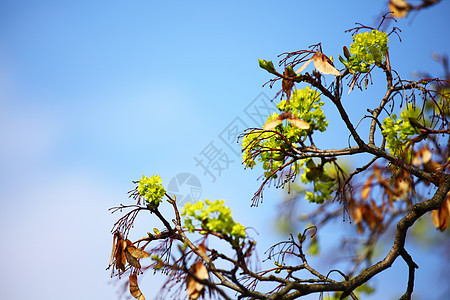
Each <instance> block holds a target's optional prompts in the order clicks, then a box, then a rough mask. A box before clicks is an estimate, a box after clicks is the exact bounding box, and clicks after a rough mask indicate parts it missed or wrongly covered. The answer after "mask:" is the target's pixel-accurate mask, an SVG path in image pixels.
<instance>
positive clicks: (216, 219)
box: [181, 199, 245, 241]
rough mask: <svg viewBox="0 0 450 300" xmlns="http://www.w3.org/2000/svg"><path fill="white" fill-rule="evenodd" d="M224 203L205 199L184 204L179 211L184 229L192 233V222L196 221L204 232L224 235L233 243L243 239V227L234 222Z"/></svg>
mask: <svg viewBox="0 0 450 300" xmlns="http://www.w3.org/2000/svg"><path fill="white" fill-rule="evenodd" d="M224 202H225V200H216V201H214V202H212V201H210V200H209V199H205V201H204V202H203V201H198V202H195V203H194V204H192V203H191V202H188V203H186V204H185V205H184V207H183V209H182V210H181V216H183V217H185V219H184V227H185V228H186V229H187V230H188V231H189V232H194V230H195V225H194V221H195V220H197V221H199V222H200V224H201V227H202V229H203V230H204V231H207V232H217V233H221V234H226V235H229V236H231V237H233V238H234V240H235V241H238V240H239V238H244V237H245V227H244V226H243V225H241V224H239V223H236V222H234V220H233V218H232V217H231V210H230V209H229V208H228V207H226V206H224V205H223V204H224ZM205 233H206V232H205Z"/></svg>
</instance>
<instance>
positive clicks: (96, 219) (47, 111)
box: [0, 0, 450, 300]
mask: <svg viewBox="0 0 450 300" xmlns="http://www.w3.org/2000/svg"><path fill="white" fill-rule="evenodd" d="M385 6H386V1H360V0H359V1H245V2H244V1H221V2H219V1H166V2H163V1H148V0H147V1H141V0H135V1H116V0H108V1H83V0H80V1H45V0H41V1H26V0H17V1H1V2H0V145H1V146H0V201H1V207H2V208H1V210H0V228H2V239H3V243H2V247H0V262H1V265H2V268H1V269H0V298H2V299H17V300H22V299H23V300H27V299H61V298H64V299H67V300H71V299H117V298H118V296H117V290H118V287H117V286H114V284H112V283H111V280H110V279H109V274H110V273H109V272H108V271H105V268H106V266H107V264H108V261H109V255H110V248H111V246H112V237H111V235H110V230H111V227H112V224H113V223H114V222H115V220H116V219H117V216H116V215H113V216H111V215H110V213H109V212H108V208H109V207H112V206H114V205H118V204H119V203H130V202H129V200H128V199H127V194H126V193H127V191H129V190H130V189H132V188H133V185H132V183H131V181H132V180H137V179H139V178H140V177H141V176H142V174H147V175H152V174H160V175H161V177H162V179H163V181H164V183H168V182H169V181H170V180H171V178H173V177H174V176H175V175H176V174H179V173H182V172H188V173H191V174H193V175H195V176H197V178H198V179H199V180H200V182H201V185H202V196H201V197H202V198H211V199H226V200H227V204H228V205H229V206H231V207H232V208H233V213H234V216H235V218H236V219H237V220H238V221H240V222H241V223H243V224H244V225H246V226H253V227H255V228H256V229H257V230H258V232H260V233H261V232H266V231H267V232H269V233H268V234H267V235H266V236H267V237H268V238H265V239H263V241H262V242H261V244H262V245H261V247H262V248H261V249H262V250H263V251H264V249H265V248H266V246H268V245H270V243H271V242H274V241H275V240H276V239H280V237H279V236H277V234H276V233H275V231H274V230H273V229H272V228H271V227H272V225H271V224H272V221H273V218H274V216H275V214H274V211H273V209H274V208H275V207H276V201H277V199H278V198H279V197H281V194H280V193H279V192H270V191H269V192H268V193H267V196H266V197H265V202H264V203H263V205H260V207H258V208H250V199H251V197H252V195H253V192H254V191H255V190H256V188H257V187H258V185H259V183H260V182H257V177H258V176H259V173H258V172H257V171H256V172H255V171H252V172H249V171H243V170H242V165H241V164H240V162H241V158H240V157H239V156H237V155H235V154H234V152H233V149H234V148H233V147H234V145H231V144H226V143H225V142H224V141H223V140H222V139H221V138H224V136H225V135H224V133H226V131H225V130H226V129H227V128H229V125H230V124H236V122H237V123H239V122H240V123H239V124H243V123H245V124H246V125H248V126H257V125H258V124H255V123H257V120H256V121H255V120H253V119H252V118H251V116H252V115H251V114H248V112H249V111H250V110H251V109H252V108H254V105H255V103H256V102H254V101H255V100H256V101H259V100H261V99H265V98H264V97H265V96H264V94H263V95H261V92H264V93H265V95H267V96H268V97H270V98H272V97H273V96H274V95H275V94H276V92H278V88H275V89H273V90H270V89H269V88H267V87H266V88H262V87H261V85H262V84H263V83H264V82H265V81H267V80H268V79H269V76H268V74H267V73H266V72H265V71H263V70H261V69H260V68H259V67H258V61H257V59H258V58H263V59H267V60H276V59H277V55H278V54H280V53H282V52H285V51H295V50H300V49H305V48H307V47H308V46H309V45H312V44H316V43H318V42H321V43H322V47H323V49H324V52H325V54H327V55H332V56H334V57H336V58H337V55H338V54H341V52H342V46H343V45H347V46H348V45H349V44H350V43H351V41H352V40H351V36H350V35H349V34H346V33H344V31H345V30H346V29H349V28H351V27H353V26H354V23H355V22H362V23H364V24H367V25H372V26H375V20H376V17H378V16H379V15H380V13H381V11H382V10H384V9H385ZM449 12H450V5H449V1H443V3H441V4H438V5H437V6H436V7H434V8H431V9H428V10H425V11H422V12H420V13H419V14H417V15H415V16H414V17H413V18H408V19H407V20H401V21H400V22H399V23H398V24H397V26H399V27H400V28H401V29H402V30H403V33H402V35H401V36H402V42H399V41H398V39H397V38H395V37H392V39H391V44H390V49H391V61H392V64H393V65H394V68H396V69H397V70H398V71H399V72H400V73H401V74H403V77H411V74H412V72H414V71H422V70H427V71H429V72H431V73H433V74H438V75H439V74H441V73H440V72H441V69H440V67H439V65H438V64H437V63H436V62H434V61H433V60H432V58H431V54H432V53H433V52H438V53H449V50H450V43H449V39H448V31H447V30H448V28H450V21H449V19H448V16H449ZM338 67H342V66H341V65H339V64H338ZM327 79H328V77H327ZM328 80H331V78H330V79H328ZM367 95H369V96H367ZM371 95H372V96H373V98H370V96H371ZM376 95H377V94H376V93H373V94H371V93H369V94H363V93H361V92H357V91H356V92H354V93H352V94H351V95H350V96H349V97H348V100H346V101H348V102H347V103H345V104H344V105H348V106H347V107H351V108H349V110H350V112H353V111H354V112H358V111H359V110H361V109H362V110H363V109H365V108H366V107H367V106H366V105H367V103H370V101H376V98H375V97H376ZM261 97H262V98H261ZM328 110H329V115H327V116H328V118H329V120H330V133H329V135H328V136H325V137H324V138H323V139H322V140H321V141H322V143H324V144H323V145H324V146H329V144H328V143H336V144H337V145H339V144H342V143H345V142H346V140H347V133H345V135H342V129H341V128H342V124H340V123H339V120H337V119H336V118H335V116H336V114H335V112H334V111H333V109H332V106H329V108H328ZM358 119H359V116H355V117H354V120H358ZM339 134H341V135H339ZM211 143H212V144H211ZM325 143H327V144H325ZM211 145H214V146H215V147H216V148H218V149H219V150H220V151H222V152H221V153H222V154H225V155H226V157H227V158H228V163H229V165H228V167H227V168H226V169H224V170H222V171H221V173H220V174H219V173H218V172H216V173H215V177H216V178H215V181H213V179H212V176H211V175H209V174H205V173H204V171H203V169H202V168H201V167H200V166H198V165H197V163H196V161H195V158H201V156H202V153H203V151H204V150H205V149H206V148H207V147H208V146H211ZM230 145H231V148H229V147H228V146H230ZM333 145H334V144H333ZM139 222H141V223H139V224H140V226H141V227H140V228H139V227H137V228H136V231H138V232H137V233H136V236H142V235H145V233H146V232H147V231H151V228H152V226H153V225H152V222H150V221H146V220H140V221H139ZM139 229H141V232H139ZM261 253H262V252H261V251H260V254H261ZM447 259H448V258H447ZM418 260H419V261H418V264H419V265H420V266H421V269H419V271H418V272H417V275H416V276H417V281H418V283H417V285H416V288H417V295H418V296H419V297H420V298H418V299H432V298H425V296H424V295H427V293H432V292H431V291H433V290H434V291H436V292H434V293H433V295H432V297H435V299H437V298H438V297H439V296H440V294H439V290H440V289H439V286H437V285H433V283H432V281H433V280H430V278H431V276H436V274H433V273H432V270H433V267H434V266H436V264H438V263H439V261H437V259H433V258H432V257H431V256H427V258H426V259H424V260H423V261H421V260H420V259H418ZM421 263H422V264H421ZM396 265H400V263H396ZM427 265H430V267H429V268H427ZM422 266H423V268H422ZM394 267H395V265H394ZM397 269H398V270H399V273H395V272H394V271H393V272H394V273H392V274H393V275H389V274H388V275H386V276H387V277H386V278H387V279H386V280H384V281H383V279H379V281H377V283H378V284H379V286H380V287H381V286H383V284H384V286H383V289H382V291H380V293H383V294H382V295H385V297H388V298H389V297H394V296H398V295H400V294H401V293H402V292H403V290H404V288H405V286H406V284H405V283H406V273H405V272H406V267H405V266H400V267H399V268H397ZM398 274H400V275H398ZM398 276H402V277H401V281H400V284H397V283H395V284H394V281H395V280H392V279H393V278H394V279H395V278H398ZM150 277H151V276H150V274H147V275H146V276H145V278H144V281H143V284H142V286H141V289H142V290H143V291H144V294H145V295H146V296H147V299H153V297H154V295H155V293H156V292H155V290H157V288H156V287H157V286H158V283H157V282H156V281H155V280H152V279H151V278H150ZM427 278H428V279H427ZM377 280H378V279H377ZM421 282H424V283H423V284H422V283H421ZM386 287H388V288H387V289H386ZM386 295H387V296H386ZM378 297H380V296H378ZM374 299H377V298H374ZM378 299H380V298H378Z"/></svg>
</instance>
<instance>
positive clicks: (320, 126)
mask: <svg viewBox="0 0 450 300" xmlns="http://www.w3.org/2000/svg"><path fill="white" fill-rule="evenodd" d="M323 105H324V102H323V101H320V94H319V93H318V92H317V91H315V90H312V89H311V88H309V87H306V88H304V89H300V90H294V91H293V93H292V96H291V99H290V101H289V102H287V101H286V100H282V101H281V102H280V103H279V104H278V105H277V108H278V109H279V110H280V111H282V112H289V113H292V114H293V115H294V116H295V117H297V118H299V119H301V120H303V121H305V122H307V123H309V126H310V128H309V129H308V130H305V129H299V128H297V127H295V126H293V125H292V124H291V123H290V122H289V121H283V122H282V123H280V124H278V125H277V127H276V128H275V129H276V131H278V132H279V133H281V134H282V135H283V136H284V137H285V138H286V139H287V140H288V141H289V143H290V144H292V145H295V144H296V143H298V142H299V141H300V140H301V139H303V138H305V137H306V135H307V133H308V132H309V131H313V130H319V131H322V132H323V131H325V129H326V127H327V125H328V121H325V115H324V114H323V111H322V109H321V106H323ZM279 115H280V114H278V113H273V114H272V115H271V116H269V118H268V120H267V123H268V122H270V121H272V120H274V119H276V118H278V117H279ZM267 123H266V124H267ZM288 148H289V145H287V143H286V141H285V140H284V139H283V138H282V137H281V135H279V134H276V133H274V132H270V131H264V130H254V131H251V132H249V133H247V135H246V136H245V137H244V138H243V140H242V149H243V161H244V164H245V167H249V168H253V167H254V166H255V165H256V161H255V159H256V157H255V153H258V155H256V156H257V160H258V161H259V162H262V164H263V166H262V167H263V169H264V170H265V172H264V176H265V177H266V178H268V177H271V178H277V174H273V175H271V174H272V173H274V172H275V170H277V169H278V168H279V167H281V166H282V165H283V164H284V163H285V162H284V159H285V153H284V152H283V151H285V150H288ZM292 168H293V171H294V172H296V173H298V171H299V166H298V163H297V162H295V163H294V164H292Z"/></svg>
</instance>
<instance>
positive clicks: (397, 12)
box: [388, 0, 410, 18]
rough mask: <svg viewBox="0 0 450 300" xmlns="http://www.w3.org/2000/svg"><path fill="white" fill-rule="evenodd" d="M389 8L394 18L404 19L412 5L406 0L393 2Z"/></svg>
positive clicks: (392, 0) (394, 0)
mask: <svg viewBox="0 0 450 300" xmlns="http://www.w3.org/2000/svg"><path fill="white" fill-rule="evenodd" d="M388 7H389V11H390V12H391V14H392V16H393V17H394V18H404V17H406V15H407V14H408V12H409V9H410V4H409V3H408V2H406V1H404V0H391V1H389V4H388Z"/></svg>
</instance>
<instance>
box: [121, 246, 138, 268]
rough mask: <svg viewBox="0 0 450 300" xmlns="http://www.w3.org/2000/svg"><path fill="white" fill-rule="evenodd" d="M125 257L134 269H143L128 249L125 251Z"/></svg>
mask: <svg viewBox="0 0 450 300" xmlns="http://www.w3.org/2000/svg"><path fill="white" fill-rule="evenodd" d="M124 252H125V256H126V257H127V261H128V263H129V264H130V265H132V266H133V267H135V268H137V269H140V268H141V264H140V263H139V261H138V260H137V258H135V257H134V256H133V255H131V254H130V252H128V249H126V250H125V251H124Z"/></svg>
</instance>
